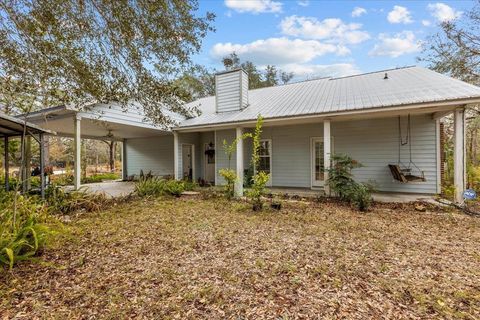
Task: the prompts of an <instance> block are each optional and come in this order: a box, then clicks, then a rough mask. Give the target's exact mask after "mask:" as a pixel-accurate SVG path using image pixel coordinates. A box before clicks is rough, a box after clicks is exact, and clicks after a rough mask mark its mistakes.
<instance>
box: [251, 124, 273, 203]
mask: <svg viewBox="0 0 480 320" xmlns="http://www.w3.org/2000/svg"><path fill="white" fill-rule="evenodd" d="M262 125H263V117H262V116H261V115H259V116H258V118H257V123H256V125H255V131H254V133H253V135H251V137H252V144H253V152H252V160H251V163H252V167H253V168H258V167H259V165H260V139H261V136H262ZM269 179H270V174H268V173H266V172H263V171H260V170H257V172H256V173H255V174H254V175H253V177H252V185H251V187H250V189H249V190H247V192H246V195H247V197H248V198H249V199H250V200H251V201H252V203H253V208H254V210H261V209H262V207H263V202H262V197H263V196H264V194H265V192H266V189H265V186H266V185H267V183H268V180H269Z"/></svg>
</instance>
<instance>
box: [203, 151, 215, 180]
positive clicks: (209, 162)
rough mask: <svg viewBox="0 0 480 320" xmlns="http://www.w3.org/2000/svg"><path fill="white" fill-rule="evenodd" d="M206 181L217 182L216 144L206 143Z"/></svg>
mask: <svg viewBox="0 0 480 320" xmlns="http://www.w3.org/2000/svg"><path fill="white" fill-rule="evenodd" d="M205 181H206V182H209V183H212V184H213V183H215V145H214V144H213V143H205Z"/></svg>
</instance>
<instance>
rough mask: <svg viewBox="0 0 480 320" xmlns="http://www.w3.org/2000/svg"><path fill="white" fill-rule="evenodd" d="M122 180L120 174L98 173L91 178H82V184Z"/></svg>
mask: <svg viewBox="0 0 480 320" xmlns="http://www.w3.org/2000/svg"><path fill="white" fill-rule="evenodd" d="M117 179H120V175H119V174H118V173H114V172H109V173H97V174H94V175H92V176H90V177H86V178H82V183H97V182H102V181H104V180H117Z"/></svg>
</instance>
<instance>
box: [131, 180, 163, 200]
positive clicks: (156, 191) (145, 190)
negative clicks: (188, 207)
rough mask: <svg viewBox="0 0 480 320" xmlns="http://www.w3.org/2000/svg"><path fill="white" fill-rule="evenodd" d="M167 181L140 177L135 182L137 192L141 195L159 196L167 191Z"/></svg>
mask: <svg viewBox="0 0 480 320" xmlns="http://www.w3.org/2000/svg"><path fill="white" fill-rule="evenodd" d="M165 184H166V181H165V180H164V179H160V178H155V177H152V178H140V180H138V181H137V182H135V189H134V190H135V191H134V192H135V193H136V194H137V195H138V196H140V197H158V196H160V195H163V194H164V192H165Z"/></svg>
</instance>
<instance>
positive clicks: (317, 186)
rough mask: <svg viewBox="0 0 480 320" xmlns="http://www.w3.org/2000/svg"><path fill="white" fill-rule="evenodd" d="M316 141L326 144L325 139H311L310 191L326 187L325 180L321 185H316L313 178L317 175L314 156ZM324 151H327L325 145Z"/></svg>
mask: <svg viewBox="0 0 480 320" xmlns="http://www.w3.org/2000/svg"><path fill="white" fill-rule="evenodd" d="M315 141H321V142H324V141H323V137H310V189H315V188H322V187H324V185H325V180H323V181H321V182H320V183H319V184H314V181H315V179H314V178H313V177H314V175H315V161H314V155H315V146H314V142H315ZM324 149H325V145H324ZM324 165H325V164H324Z"/></svg>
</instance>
